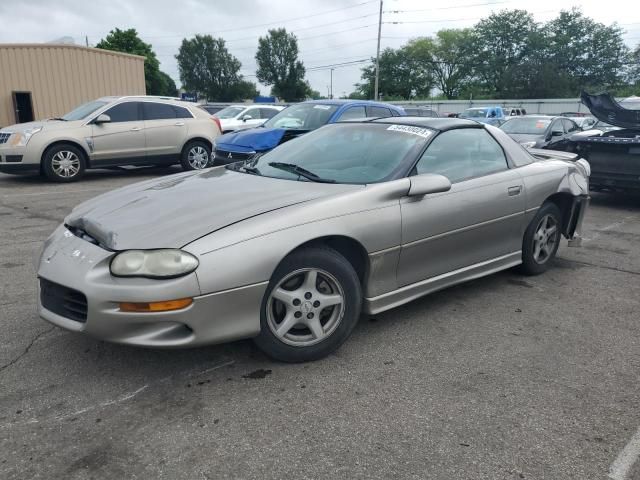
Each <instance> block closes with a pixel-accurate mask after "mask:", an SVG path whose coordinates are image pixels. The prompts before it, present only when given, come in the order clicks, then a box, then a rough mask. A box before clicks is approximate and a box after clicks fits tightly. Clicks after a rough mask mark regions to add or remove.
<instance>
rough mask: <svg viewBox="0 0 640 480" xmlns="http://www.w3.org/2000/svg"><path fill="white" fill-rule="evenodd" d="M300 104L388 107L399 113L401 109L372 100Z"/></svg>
mask: <svg viewBox="0 0 640 480" xmlns="http://www.w3.org/2000/svg"><path fill="white" fill-rule="evenodd" d="M302 103H317V104H319V105H335V106H338V107H342V106H346V105H374V106H380V107H388V108H392V109H394V110H397V111H401V108H400V107H398V106H397V105H393V104H391V103H384V102H376V101H374V100H350V99H345V98H334V99H326V100H307V101H306V102H302Z"/></svg>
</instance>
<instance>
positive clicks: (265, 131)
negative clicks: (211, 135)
mask: <svg viewBox="0 0 640 480" xmlns="http://www.w3.org/2000/svg"><path fill="white" fill-rule="evenodd" d="M305 132H306V130H292V129H287V128H262V127H259V128H252V129H250V130H241V131H239V132H233V133H227V134H225V135H222V136H220V137H218V138H217V139H216V145H217V146H218V147H219V148H221V149H223V150H227V151H236V150H238V151H249V150H252V151H254V152H264V151H266V150H271V149H272V148H274V147H276V146H278V145H279V144H280V142H281V141H282V138H283V137H284V136H285V134H287V135H291V134H293V135H294V136H295V135H300V134H302V133H305Z"/></svg>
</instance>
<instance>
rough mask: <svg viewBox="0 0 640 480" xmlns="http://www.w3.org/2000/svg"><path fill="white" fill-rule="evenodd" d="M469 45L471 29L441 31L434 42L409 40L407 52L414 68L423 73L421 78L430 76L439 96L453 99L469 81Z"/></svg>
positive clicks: (427, 39) (430, 40)
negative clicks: (419, 69)
mask: <svg viewBox="0 0 640 480" xmlns="http://www.w3.org/2000/svg"><path fill="white" fill-rule="evenodd" d="M471 41H472V34H471V30H470V29H444V30H440V31H438V33H436V36H435V38H431V37H423V38H418V39H415V40H411V41H410V42H409V44H408V45H407V46H406V50H407V54H408V56H409V58H410V59H411V60H412V62H413V65H414V66H415V67H414V68H421V69H423V70H424V72H423V73H422V75H423V77H428V76H432V77H433V81H434V84H435V86H436V87H437V88H438V89H439V90H440V91H441V92H442V94H443V95H445V96H446V97H447V98H448V99H454V98H457V97H458V95H459V94H460V91H461V90H462V89H463V88H464V87H465V85H466V84H467V83H468V81H469V80H470V78H471V74H472V68H471V65H470V62H469V56H470V54H471Z"/></svg>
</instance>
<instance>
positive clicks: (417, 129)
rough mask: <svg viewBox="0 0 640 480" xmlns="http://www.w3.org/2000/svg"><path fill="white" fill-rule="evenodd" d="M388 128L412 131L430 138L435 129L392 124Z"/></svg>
mask: <svg viewBox="0 0 640 480" xmlns="http://www.w3.org/2000/svg"><path fill="white" fill-rule="evenodd" d="M387 130H393V131H396V132H404V133H411V134H413V135H419V136H421V137H424V138H429V137H430V136H431V135H433V131H432V130H429V129H428V128H420V127H412V126H411V125H391V126H390V127H389V128H387Z"/></svg>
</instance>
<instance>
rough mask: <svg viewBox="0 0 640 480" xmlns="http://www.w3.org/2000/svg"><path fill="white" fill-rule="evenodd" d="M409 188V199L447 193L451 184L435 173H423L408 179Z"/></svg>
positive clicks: (445, 178)
mask: <svg viewBox="0 0 640 480" xmlns="http://www.w3.org/2000/svg"><path fill="white" fill-rule="evenodd" d="M409 180H410V181H411V186H410V187H409V193H407V196H409V197H421V196H423V195H428V194H430V193H441V192H448V191H449V190H451V182H450V181H449V179H448V178H447V177H445V176H444V175H438V174H437V173H425V174H424V175H414V176H413V177H409Z"/></svg>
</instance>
